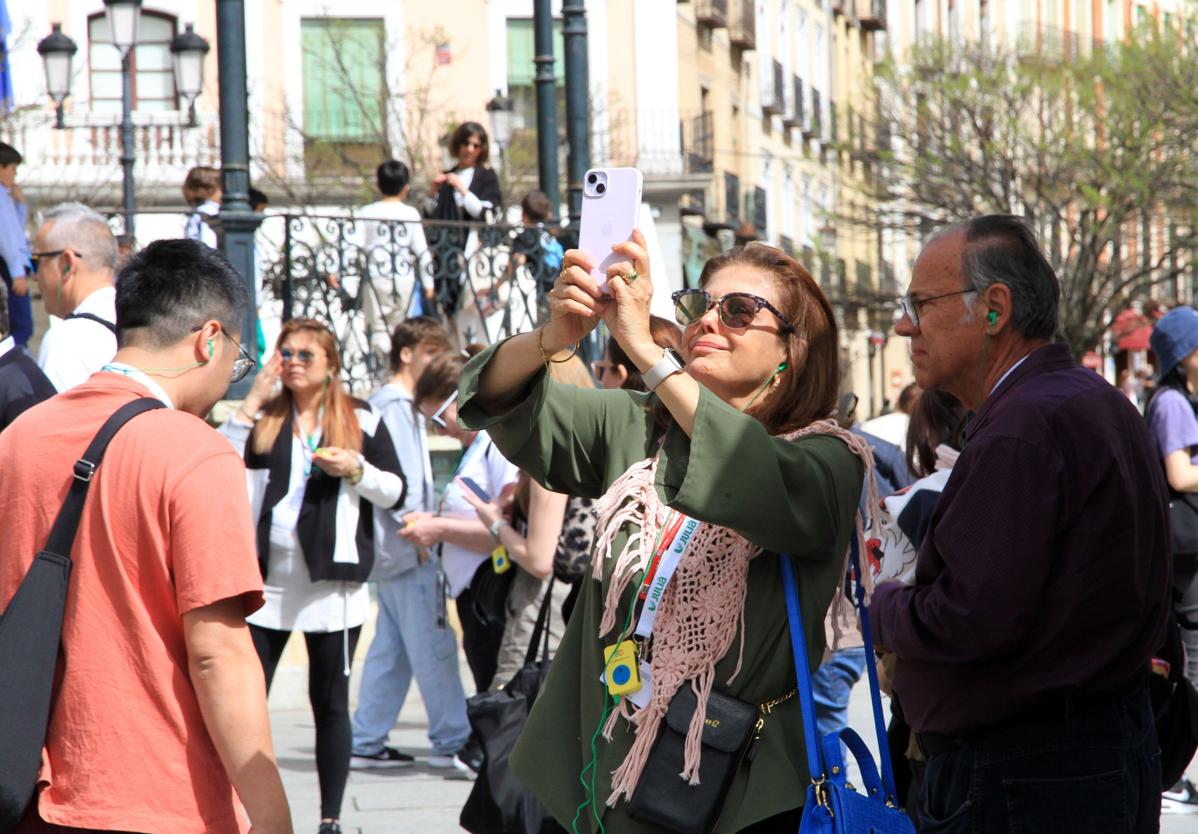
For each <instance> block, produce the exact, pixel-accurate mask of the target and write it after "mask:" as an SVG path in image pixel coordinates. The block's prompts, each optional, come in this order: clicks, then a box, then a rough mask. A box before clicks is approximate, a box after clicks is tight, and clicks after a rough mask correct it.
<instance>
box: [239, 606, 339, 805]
mask: <svg viewBox="0 0 1198 834" xmlns="http://www.w3.org/2000/svg"><path fill="white" fill-rule="evenodd" d="M361 633H362V628H361V626H358V627H357V628H351V629H350V630H349V656H350V658H353V656H354V649H355V648H356V647H357V645H358V636H359V635H360V634H361ZM250 634H251V635H252V636H253V638H254V648H255V649H256V650H257V652H258V658H259V659H260V660H261V661H262V669H263V671H264V672H265V673H266V690H267V691H268V692H269V691H270V683H271V681H272V680H274V676H275V669H276V668H277V667H278V665H279V658H281V657H282V656H283V649H284V647H286V645H287V639H288V638H289V637H291V632H289V631H276V630H275V629H273V628H261V627H260V626H256V625H251V626H250ZM304 643H305V644H306V645H307V648H308V701H309V702H310V703H311V704H312V717H313V718H314V719H315V720H316V774H317V777H318V779H319V781H320V817H321V819H326V818H328V819H340V818H341V800H342V798H343V797H344V796H345V783H346V781H347V780H348V779H349V757H350V755H351V753H352V749H353V728H352V727H351V726H350V720H349V677H348V676H347V675H346V674H345V650H344V646H343V643H344V638H343V636H342V633H341V632H340V631H330V632H328V633H327V634H325V633H313V632H307V631H305V632H304Z"/></svg>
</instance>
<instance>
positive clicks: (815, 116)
mask: <svg viewBox="0 0 1198 834" xmlns="http://www.w3.org/2000/svg"><path fill="white" fill-rule="evenodd" d="M811 135H812V136H814V137H816V138H817V139H823V138H824V110H823V106H822V103H821V102H820V92H819V90H816V89H814V88H812V90H811Z"/></svg>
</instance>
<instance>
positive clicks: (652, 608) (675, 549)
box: [636, 515, 701, 640]
mask: <svg viewBox="0 0 1198 834" xmlns="http://www.w3.org/2000/svg"><path fill="white" fill-rule="evenodd" d="M700 523H701V522H700V521H699V520H698V519H697V518H691V517H689V516H685V515H684V516H682V524H681V526H679V527H678V532H677V533H675V534H674V536H673V537H672V538H671V539H670V541H669V543H668V544H666V545H665V546H664V547H663V548H662V549H661V551H660V552H661V557H660V558H658V559H656V560H655V561H656V562H657V565H656V568H654V567H652V566H651V567H650V570H652V571H653V578H652V580H651V581H650V582H649V585H648V587H647V588H646V589H645V591H646V593H645V604H644V606H642V608H641V616H640V619H638V620H637V622H636V636H637V637H640V638H641V639H643V640H647V639H649V636H650V635H651V634H653V623H654V621H656V620H657V611H658V609H659V608H660V607H661V601H662V598H663V597H664V596H665V593H666V588H667V587H669V585H670V580H671V579H673V578H674V571H675V570H677V569H678V563H679V562H681V561H682V557H683V556H684V555H685V554H686V551H687V548H689V547H690V543H691V541H692V540H693V539H694V537H695V531H697V530H698V529H699V524H700Z"/></svg>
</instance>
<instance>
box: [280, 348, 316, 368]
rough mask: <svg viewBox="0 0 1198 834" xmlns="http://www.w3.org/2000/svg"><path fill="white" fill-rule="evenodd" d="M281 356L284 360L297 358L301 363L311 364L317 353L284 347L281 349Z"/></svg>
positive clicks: (288, 360)
mask: <svg viewBox="0 0 1198 834" xmlns="http://www.w3.org/2000/svg"><path fill="white" fill-rule="evenodd" d="M279 358H280V359H282V360H283V361H284V362H290V361H291V360H293V359H294V360H295V361H296V362H299V363H300V364H301V365H311V364H312V360H313V359H315V358H316V354H315V353H313V352H312V351H310V350H292V349H291V348H283V349H282V350H280V351H279Z"/></svg>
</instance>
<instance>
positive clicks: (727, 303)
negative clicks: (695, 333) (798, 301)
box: [670, 289, 795, 333]
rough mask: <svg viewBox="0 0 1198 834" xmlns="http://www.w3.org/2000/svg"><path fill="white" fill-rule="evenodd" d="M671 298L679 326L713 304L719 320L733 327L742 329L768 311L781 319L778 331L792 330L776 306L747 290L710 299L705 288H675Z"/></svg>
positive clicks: (693, 319) (726, 325)
mask: <svg viewBox="0 0 1198 834" xmlns="http://www.w3.org/2000/svg"><path fill="white" fill-rule="evenodd" d="M670 298H671V299H673V301H674V318H676V319H678V323H679V324H682V325H691V324H694V323H695V322H697V321H698V320H699V319H701V318H703V316H705V315H707V311H708V310H710V309H711V308H712V307H714V306H718V307H719V308H720V321H722V322H723V323H724V326H725V327H731V328H732V329H733V330H744V329H745V328H746V327H748V326H749V325H750V324H752V323H753V319H755V318H756V317H757V313H758V312H760V311H761V310H762V309H766V310H769V311H770V312H771V313H773V314H774V315H775V316H777V317H778V321H780V322H782V330H781V332H782V333H792V332H794V329H795V326H794V325H793V324H791V323H790V319H788V318H786V316H784V315H782V314H781V313H780V312H778V308H777V307H775V306H774V305H773V304H770V303H769V302H768V301H766V300H765V299H764V298H762V297H761V296H759V295H753V294H752V293H747V292H730V293H728V294H727V295H725V296H722V297H720V298H712V296H711V293H709V292H708V291H707V290H698V289H690V290H678V291H677V292H675V293H673V294H672V295H671V296H670Z"/></svg>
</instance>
